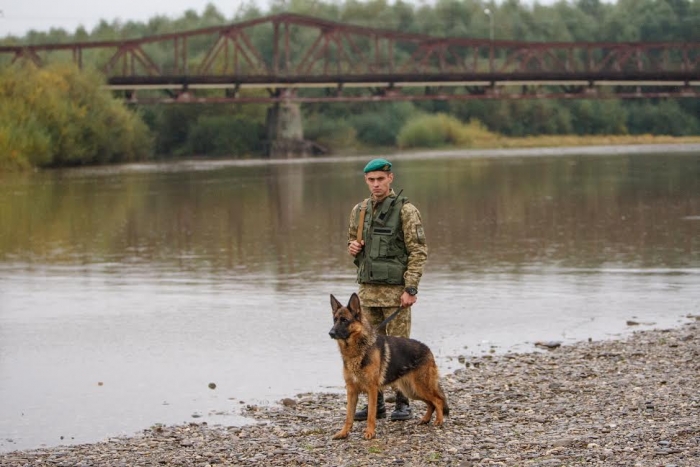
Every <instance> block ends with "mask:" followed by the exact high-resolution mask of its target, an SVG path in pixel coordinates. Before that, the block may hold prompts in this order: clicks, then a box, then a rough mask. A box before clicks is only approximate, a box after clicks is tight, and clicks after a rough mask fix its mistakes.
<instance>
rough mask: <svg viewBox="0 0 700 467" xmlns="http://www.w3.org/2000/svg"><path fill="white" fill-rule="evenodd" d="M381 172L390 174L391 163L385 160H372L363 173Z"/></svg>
mask: <svg viewBox="0 0 700 467" xmlns="http://www.w3.org/2000/svg"><path fill="white" fill-rule="evenodd" d="M376 170H381V171H382V172H391V162H389V161H388V160H386V159H372V160H371V161H369V162H368V163H367V165H366V166H365V173H367V172H374V171H376Z"/></svg>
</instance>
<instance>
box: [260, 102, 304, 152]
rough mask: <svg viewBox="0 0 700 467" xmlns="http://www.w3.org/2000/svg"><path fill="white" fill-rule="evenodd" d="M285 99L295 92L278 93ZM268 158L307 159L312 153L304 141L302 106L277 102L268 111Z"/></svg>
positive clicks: (294, 103)
mask: <svg viewBox="0 0 700 467" xmlns="http://www.w3.org/2000/svg"><path fill="white" fill-rule="evenodd" d="M277 92H278V93H281V95H282V96H283V97H285V96H292V95H293V93H294V91H293V90H290V89H283V90H279V91H277ZM266 126H267V145H266V146H267V156H268V157H270V158H272V159H293V158H296V157H306V156H308V155H309V154H310V153H311V151H310V149H311V148H310V147H309V144H308V143H307V142H306V141H304V126H303V124H302V121H301V106H300V105H299V104H298V103H296V102H290V101H284V100H283V101H280V102H275V103H274V104H272V106H271V107H270V108H269V109H268V110H267V123H266Z"/></svg>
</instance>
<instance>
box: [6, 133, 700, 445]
mask: <svg viewBox="0 0 700 467" xmlns="http://www.w3.org/2000/svg"><path fill="white" fill-rule="evenodd" d="M655 149H658V152H654V150H655ZM371 157H373V156H367V157H349V158H337V159H336V158H323V159H313V160H304V161H299V160H295V161H278V162H270V161H239V162H235V161H190V162H182V163H171V164H159V163H153V164H135V165H125V166H118V167H103V168H89V169H72V170H55V171H46V172H38V173H31V174H22V175H12V176H3V177H2V178H0V451H9V450H15V449H28V448H36V447H40V446H55V445H60V444H67V443H83V442H93V441H98V440H101V439H105V438H108V437H113V436H124V435H132V434H134V433H137V432H139V431H140V430H142V429H144V428H148V427H150V426H152V425H154V424H156V423H164V424H172V423H186V422H190V421H196V422H201V421H207V423H209V424H223V425H236V424H242V423H246V420H245V419H244V418H243V417H242V416H241V415H240V409H241V408H242V407H244V406H246V405H251V404H275V403H277V402H278V401H279V400H280V399H281V398H283V397H293V396H294V395H295V394H298V393H302V392H311V391H332V392H341V391H342V390H343V381H342V371H341V362H340V357H339V355H338V351H337V347H336V344H335V342H334V341H333V340H332V339H330V338H329V336H328V330H329V329H330V326H331V310H330V303H329V295H330V294H331V293H332V294H334V295H335V296H336V297H338V298H339V299H340V300H341V301H343V302H345V301H347V299H348V298H349V296H350V294H351V293H352V292H353V291H355V290H356V284H355V282H354V279H355V278H354V267H353V265H352V262H351V259H350V257H349V256H348V255H347V253H346V248H345V247H346V229H347V221H348V217H349V213H350V210H351V209H352V207H353V205H354V204H355V203H357V202H359V201H360V200H362V199H363V198H364V197H366V196H367V188H366V186H365V185H364V182H363V179H362V167H363V166H364V164H365V163H366V162H367V160H369V159H370V158H371ZM391 160H392V161H393V162H394V167H395V182H394V187H395V188H396V189H397V190H398V189H403V190H404V191H403V194H404V195H405V196H407V197H408V198H409V199H410V201H411V202H413V203H414V204H415V205H416V206H417V207H418V208H419V210H420V211H421V213H422V216H423V221H424V224H425V231H426V236H427V239H428V245H429V260H428V264H427V266H426V270H425V274H424V277H423V280H422V282H421V285H420V292H419V295H418V296H419V300H418V303H417V304H416V305H415V306H414V309H413V332H412V334H413V337H415V338H416V339H419V340H421V341H423V342H425V343H427V344H428V345H430V347H431V348H432V349H433V351H434V353H435V354H436V357H437V360H438V364H439V366H440V368H441V371H443V372H450V371H453V370H454V369H456V368H458V367H459V365H460V364H459V361H458V358H459V357H460V356H462V355H481V354H485V353H497V354H502V353H506V352H528V351H542V350H538V349H537V348H536V347H535V346H534V343H535V342H536V341H550V340H556V341H561V342H563V343H564V344H570V343H574V342H576V341H579V340H585V339H611V338H619V337H622V336H624V335H626V334H628V333H630V332H632V331H634V330H637V329H645V328H652V327H654V328H658V327H674V326H678V325H679V324H680V323H682V322H685V321H687V320H688V319H689V318H690V316H692V315H699V314H700V148H698V147H673V146H671V147H667V148H664V149H663V150H661V149H659V148H651V150H650V148H649V147H646V148H644V149H642V148H624V149H621V148H608V149H607V150H603V149H601V148H594V149H570V150H553V149H548V150H530V151H482V152H444V153H443V152H431V153H423V154H412V155H395V156H393V157H391ZM339 416H341V414H339Z"/></svg>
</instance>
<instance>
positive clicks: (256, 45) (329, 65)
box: [0, 14, 700, 81]
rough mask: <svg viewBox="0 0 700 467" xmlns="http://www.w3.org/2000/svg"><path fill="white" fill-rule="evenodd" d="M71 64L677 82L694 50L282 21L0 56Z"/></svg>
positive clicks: (687, 72)
mask: <svg viewBox="0 0 700 467" xmlns="http://www.w3.org/2000/svg"><path fill="white" fill-rule="evenodd" d="M18 60H28V61H31V62H34V63H35V64H37V65H43V64H46V63H51V62H56V61H72V62H74V63H76V64H77V65H78V66H80V67H86V66H91V67H95V68H98V69H100V70H101V71H102V72H104V73H105V74H106V75H107V76H109V77H122V78H127V77H132V78H133V77H151V78H154V77H161V78H164V77H172V76H203V77H217V76H218V77H224V76H225V77H231V78H246V77H257V78H259V79H261V80H268V81H269V79H270V78H275V77H296V78H298V79H300V80H303V79H308V80H311V81H313V80H314V79H315V80H318V78H324V77H339V76H348V77H359V76H365V77H371V76H375V77H377V78H383V77H384V76H387V75H392V76H401V75H404V76H407V77H421V76H423V77H430V76H449V75H455V76H456V75H465V76H466V75H468V76H483V77H485V78H486V77H489V76H491V75H493V74H499V75H511V76H513V77H522V76H528V75H538V76H551V77H566V76H568V77H577V76H578V77H585V76H589V75H590V76H594V75H595V76H610V77H615V76H635V77H644V76H649V77H663V76H671V75H673V76H678V77H687V78H688V79H692V78H693V77H694V78H695V79H697V77H698V74H699V73H700V44H699V43H585V42H571V43H541V42H539V43H533V42H519V41H490V40H487V39H464V38H439V37H432V36H428V35H423V34H411V33H403V32H397V31H388V30H380V29H373V28H366V27H361V26H354V25H348V24H342V23H337V22H332V21H327V20H320V19H316V18H310V17H305V16H300V15H293V14H280V15H275V16H269V17H264V18H259V19H256V20H251V21H245V22H241V23H236V24H230V25H225V26H217V27H210V28H205V29H198V30H193V31H184V32H180V33H173V34H164V35H157V36H151V37H143V38H138V39H128V40H121V41H93V42H77V43H70V44H34V45H18V46H1V47H0V64H1V65H8V64H10V63H13V62H16V61H18Z"/></svg>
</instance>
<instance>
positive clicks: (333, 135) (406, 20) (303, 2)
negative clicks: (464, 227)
mask: <svg viewBox="0 0 700 467" xmlns="http://www.w3.org/2000/svg"><path fill="white" fill-rule="evenodd" d="M487 11H488V14H487ZM281 12H292V13H298V14H304V15H309V16H314V17H318V18H324V19H330V20H334V21H339V22H344V23H350V24H355V25H360V26H368V27H373V28H382V29H395V30H401V31H405V32H416V33H422V34H430V35H434V36H442V37H466V38H488V37H489V35H490V34H493V37H494V39H496V40H509V39H518V40H527V41H562V42H571V41H595V42H604V41H605V42H624V41H643V42H660V41H681V42H694V43H698V42H700V0H618V1H617V2H612V3H610V2H603V1H601V0H574V1H565V0H561V1H558V2H556V3H554V4H552V5H540V4H538V3H537V2H534V3H526V2H520V1H518V0H506V1H502V2H495V1H490V2H484V1H480V0H461V1H459V0H436V1H435V2H434V3H428V2H419V3H412V2H404V1H401V0H397V1H394V2H387V1H384V0H373V1H364V2H363V1H357V0H337V1H326V0H286V1H285V0H275V1H273V2H272V3H271V4H270V6H269V8H267V9H265V10H263V9H261V8H259V7H257V6H256V5H255V4H254V3H246V4H243V5H241V6H240V7H238V8H237V9H236V11H232V12H221V11H219V10H218V9H217V8H216V7H214V6H213V5H211V4H209V5H207V6H206V7H205V8H204V9H203V10H202V11H196V10H194V9H192V10H188V11H186V12H183V14H182V15H181V16H180V17H177V18H168V17H165V16H156V17H153V18H151V19H150V20H149V21H147V22H134V21H127V22H122V21H110V20H109V19H104V20H103V21H101V22H100V24H98V25H97V26H96V27H95V28H94V29H93V30H91V31H87V30H85V29H84V28H78V29H76V30H75V31H66V30H63V29H51V30H49V31H30V32H28V33H27V34H26V35H25V36H23V37H12V36H8V37H4V38H0V45H18V44H41V43H57V42H60V43H68V42H75V41H104V40H118V39H129V38H138V37H144V36H150V35H156V34H165V33H169V32H179V31H184V30H191V29H198V28H203V27H207V26H215V25H222V24H229V23H235V22H238V21H243V20H249V19H253V18H258V17H262V16H267V15H271V14H276V13H281ZM491 21H492V22H493V23H492V22H491ZM494 23H495V25H496V26H495V27H493V24H494ZM166 52H168V51H164V53H166ZM200 53H201V54H204V53H205V50H204V48H203V49H202V50H201V51H200ZM103 82H104V77H100V76H99V75H98V74H97V73H95V72H90V71H79V70H77V69H71V67H70V66H67V65H52V66H47V67H43V68H41V69H39V68H36V67H34V66H31V65H27V64H15V65H13V66H8V65H6V64H3V65H2V66H1V67H0V103H1V104H2V105H0V170H14V169H17V168H31V167H56V166H67V165H83V164H100V163H112V162H125V161H136V160H147V159H153V158H159V159H173V158H183V157H213V156H225V157H238V158H251V157H262V156H264V142H265V141H264V140H265V118H266V114H267V107H268V106H267V105H266V104H235V105H234V104H221V105H198V104H183V105H168V106H162V105H161V106H159V105H129V104H127V103H125V102H123V101H122V100H121V99H119V98H118V97H117V96H110V95H109V93H106V92H105V91H102V90H100V85H101V84H102V83H103ZM301 111H302V114H303V125H304V137H305V138H306V139H308V140H312V141H315V142H318V143H320V144H322V145H323V146H325V147H328V148H330V149H331V150H332V151H333V152H334V153H339V154H342V153H343V152H347V151H353V150H367V149H372V148H377V149H381V150H384V149H386V148H394V149H396V148H410V147H440V146H458V147H468V146H469V145H470V144H473V142H474V138H486V139H488V138H493V137H494V135H502V136H505V137H534V136H540V135H547V136H549V137H551V136H562V137H563V136H567V135H579V136H587V135H608V136H615V135H669V136H697V135H700V99H696V98H675V99H674V98H657V99H629V100H620V99H604V100H596V99H574V100H547V99H528V100H471V101H456V100H455V101H421V102H373V103H367V102H364V103H305V104H303V105H302V106H301Z"/></svg>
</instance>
